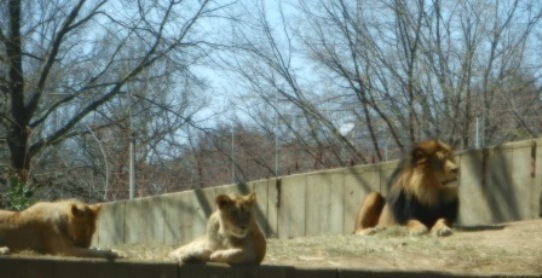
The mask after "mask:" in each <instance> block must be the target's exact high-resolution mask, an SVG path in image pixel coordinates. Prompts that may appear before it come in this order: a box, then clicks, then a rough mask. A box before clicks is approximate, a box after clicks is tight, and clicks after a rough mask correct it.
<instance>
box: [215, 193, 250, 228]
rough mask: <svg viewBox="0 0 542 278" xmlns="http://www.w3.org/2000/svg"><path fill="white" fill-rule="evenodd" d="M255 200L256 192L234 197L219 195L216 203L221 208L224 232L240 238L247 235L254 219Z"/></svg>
mask: <svg viewBox="0 0 542 278" xmlns="http://www.w3.org/2000/svg"><path fill="white" fill-rule="evenodd" d="M255 201H256V194H255V193H250V194H248V195H243V196H240V195H236V196H233V197H230V196H228V195H224V194H221V195H219V196H218V197H217V198H216V204H217V206H218V209H219V210H220V222H221V224H222V227H221V229H222V232H224V233H226V234H229V235H232V236H234V237H238V238H244V237H246V236H247V234H248V232H249V231H250V228H251V226H252V222H253V221H254V216H253V213H252V207H253V206H254V203H255Z"/></svg>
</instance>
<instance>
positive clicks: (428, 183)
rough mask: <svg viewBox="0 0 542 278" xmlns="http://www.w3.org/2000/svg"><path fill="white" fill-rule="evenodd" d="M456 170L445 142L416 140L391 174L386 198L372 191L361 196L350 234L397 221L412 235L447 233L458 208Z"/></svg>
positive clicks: (364, 231) (367, 232) (372, 230)
mask: <svg viewBox="0 0 542 278" xmlns="http://www.w3.org/2000/svg"><path fill="white" fill-rule="evenodd" d="M458 171H459V168H458V167H457V164H456V163H455V160H454V153H453V150H452V148H451V147H450V146H449V145H448V144H446V143H444V142H442V141H440V140H427V141H423V142H418V143H417V144H415V145H414V147H413V148H412V150H411V151H410V153H409V154H408V155H407V156H406V157H405V158H404V159H403V160H401V161H400V162H399V165H398V166H397V168H396V169H395V171H394V172H393V174H392V175H391V178H390V179H389V181H388V188H389V189H390V192H389V194H388V198H387V199H384V197H383V196H382V195H381V194H380V193H376V192H373V193H370V194H369V195H368V196H367V197H366V198H365V201H364V202H363V203H362V205H361V206H360V208H359V211H358V216H357V219H356V226H355V229H354V233H356V234H370V233H373V232H374V231H376V230H377V229H378V228H380V227H386V226H390V225H397V224H399V225H405V226H407V227H408V229H409V231H410V233H411V234H413V235H420V234H424V233H427V232H429V231H431V232H432V233H433V234H434V235H437V236H447V235H450V234H451V233H452V230H451V228H450V227H451V225H452V223H453V222H454V221H455V220H456V218H457V214H458V208H459V198H458V184H457V177H458ZM375 227H376V228H377V229H375Z"/></svg>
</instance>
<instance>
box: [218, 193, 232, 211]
mask: <svg viewBox="0 0 542 278" xmlns="http://www.w3.org/2000/svg"><path fill="white" fill-rule="evenodd" d="M232 203H233V200H232V199H231V198H230V197H228V195H224V194H220V195H218V197H216V204H217V205H218V208H219V209H224V208H225V207H227V206H229V205H230V204H232Z"/></svg>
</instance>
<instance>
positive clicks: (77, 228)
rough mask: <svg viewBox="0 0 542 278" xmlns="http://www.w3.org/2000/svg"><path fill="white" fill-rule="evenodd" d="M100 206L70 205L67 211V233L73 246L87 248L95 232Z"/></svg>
mask: <svg viewBox="0 0 542 278" xmlns="http://www.w3.org/2000/svg"><path fill="white" fill-rule="evenodd" d="M100 209H101V205H99V204H96V205H86V204H76V203H74V204H72V205H71V208H70V211H69V214H70V216H69V222H68V233H69V236H70V238H71V239H72V240H73V243H74V245H75V246H78V247H82V248H88V247H90V244H91V241H92V235H93V234H94V232H95V231H96V220H97V218H98V214H99V212H100Z"/></svg>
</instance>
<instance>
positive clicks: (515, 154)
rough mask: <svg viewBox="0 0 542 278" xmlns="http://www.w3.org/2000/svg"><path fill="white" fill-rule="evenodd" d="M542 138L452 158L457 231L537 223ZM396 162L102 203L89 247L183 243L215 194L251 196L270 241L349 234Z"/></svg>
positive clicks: (199, 228) (197, 230) (200, 229)
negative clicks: (360, 210)
mask: <svg viewBox="0 0 542 278" xmlns="http://www.w3.org/2000/svg"><path fill="white" fill-rule="evenodd" d="M541 145H542V139H538V140H527V141H521V142H514V143H510V144H506V145H502V146H498V147H494V148H488V149H484V150H479V151H466V152H461V153H459V154H458V155H457V161H458V163H459V165H460V168H461V172H460V173H461V174H460V185H461V188H460V202H461V205H460V216H459V221H458V222H459V224H460V225H484V224H490V223H495V222H503V221H513V220H520V219H531V218H536V217H538V216H539V214H540V196H541V192H542V190H541V188H542V146H541ZM396 163H397V162H396V161H393V162H386V163H380V164H372V165H361V166H356V167H349V168H340V169H333V170H325V171H319V172H313V173H306V174H298V175H291V176H285V177H281V178H277V179H275V178H273V179H268V180H259V181H254V182H249V183H246V184H238V185H225V186H220V187H213V188H205V189H201V190H194V191H186V192H179V193H172V194H166V195H161V196H156V197H149V198H140V199H136V200H132V201H121V202H115V203H108V204H106V205H105V209H104V210H103V212H102V216H101V217H100V220H99V223H98V231H97V233H96V236H95V238H94V245H95V246H103V247H106V246H110V245H114V244H123V243H144V242H153V243H179V244H181V243H185V242H188V241H190V240H191V239H193V238H194V237H196V236H199V235H202V234H203V233H204V231H205V224H206V219H207V217H208V216H209V215H210V213H211V212H212V211H213V210H214V208H215V206H214V199H215V197H216V196H218V195H219V194H222V193H247V192H252V191H254V192H256V195H257V200H258V208H257V218H258V222H259V223H260V226H261V227H262V228H263V230H264V232H265V233H266V234H267V236H269V237H278V238H292V237H301V236H314V235H324V234H349V233H351V232H352V230H353V228H354V219H355V216H356V212H357V209H358V206H359V205H360V203H361V201H362V199H363V198H364V197H365V195H366V194H367V193H368V192H371V191H380V192H382V193H383V194H386V191H387V189H386V186H385V184H386V180H387V178H388V177H389V176H390V174H391V172H392V171H393V170H394V168H395V165H396Z"/></svg>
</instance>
